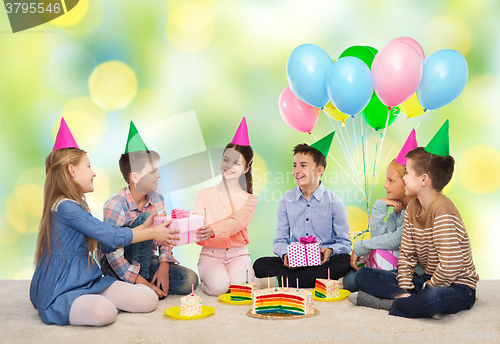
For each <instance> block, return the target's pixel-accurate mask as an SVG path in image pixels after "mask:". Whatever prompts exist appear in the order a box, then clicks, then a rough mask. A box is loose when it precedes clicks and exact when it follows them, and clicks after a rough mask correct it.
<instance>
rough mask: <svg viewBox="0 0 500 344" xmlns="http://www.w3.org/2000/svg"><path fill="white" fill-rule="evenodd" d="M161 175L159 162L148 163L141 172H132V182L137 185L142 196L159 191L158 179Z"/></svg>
mask: <svg viewBox="0 0 500 344" xmlns="http://www.w3.org/2000/svg"><path fill="white" fill-rule="evenodd" d="M160 177H161V174H160V172H158V160H152V161H151V162H147V163H146V165H145V166H144V168H143V169H142V171H141V172H139V173H138V172H132V173H131V174H130V180H131V181H132V182H133V183H134V184H135V188H136V190H137V191H138V192H140V193H141V194H144V195H145V194H147V193H148V192H150V191H156V190H158V179H160Z"/></svg>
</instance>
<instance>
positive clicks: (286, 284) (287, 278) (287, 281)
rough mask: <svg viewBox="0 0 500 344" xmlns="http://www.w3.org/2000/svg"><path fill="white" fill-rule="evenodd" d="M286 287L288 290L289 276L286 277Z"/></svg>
mask: <svg viewBox="0 0 500 344" xmlns="http://www.w3.org/2000/svg"><path fill="white" fill-rule="evenodd" d="M286 287H287V288H288V276H286Z"/></svg>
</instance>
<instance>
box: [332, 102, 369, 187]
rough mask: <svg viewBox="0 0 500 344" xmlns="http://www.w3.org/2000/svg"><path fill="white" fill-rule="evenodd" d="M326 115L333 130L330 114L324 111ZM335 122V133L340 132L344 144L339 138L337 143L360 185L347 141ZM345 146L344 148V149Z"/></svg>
mask: <svg viewBox="0 0 500 344" xmlns="http://www.w3.org/2000/svg"><path fill="white" fill-rule="evenodd" d="M324 113H325V115H326V117H327V118H328V121H329V122H330V125H331V126H332V129H333V130H335V128H334V127H333V123H332V121H331V119H330V116H328V114H327V113H326V111H324ZM335 124H336V125H337V129H338V130H337V133H340V138H341V139H342V141H343V142H344V146H342V143H341V142H340V140H339V144H340V147H341V148H342V151H343V152H344V155H345V157H346V159H347V163H348V164H349V167H350V168H351V169H352V172H353V174H354V175H356V177H357V178H356V180H357V181H358V184H359V185H361V181H360V180H359V176H358V175H357V174H356V171H355V170H354V163H353V161H352V158H351V157H350V156H349V154H348V153H349V151H348V148H347V143H346V141H345V139H344V135H343V134H342V130H341V129H340V127H339V126H338V124H337V122H336V121H335ZM344 147H345V149H344Z"/></svg>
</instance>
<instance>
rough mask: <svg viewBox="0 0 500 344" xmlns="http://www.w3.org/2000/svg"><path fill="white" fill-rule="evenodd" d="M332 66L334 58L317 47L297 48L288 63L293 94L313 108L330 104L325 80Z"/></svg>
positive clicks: (310, 45) (287, 72) (309, 45)
mask: <svg viewBox="0 0 500 344" xmlns="http://www.w3.org/2000/svg"><path fill="white" fill-rule="evenodd" d="M332 64H333V60H332V58H331V57H330V56H329V55H328V54H327V52H326V51H324V50H323V49H321V48H320V47H318V46H317V45H314V44H302V45H299V46H298V47H297V48H295V49H294V50H293V51H292V53H291V54H290V57H289V58H288V62H287V63H286V76H287V78H288V84H289V85H290V89H291V90H292V92H293V94H295V95H296V96H297V97H298V98H299V99H300V100H302V101H303V102H305V103H307V104H309V105H311V106H315V107H323V106H325V105H326V104H328V94H326V89H325V79H326V74H328V71H329V70H330V67H331V66H332Z"/></svg>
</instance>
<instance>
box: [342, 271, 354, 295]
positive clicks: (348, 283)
mask: <svg viewBox="0 0 500 344" xmlns="http://www.w3.org/2000/svg"><path fill="white" fill-rule="evenodd" d="M357 272H358V271H357V270H351V271H349V272H348V273H347V274H346V275H345V276H344V279H343V280H342V281H343V284H344V288H343V289H346V290H349V291H350V292H355V291H358V287H357V286H356V282H355V281H354V278H355V277H356V273H357Z"/></svg>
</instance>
